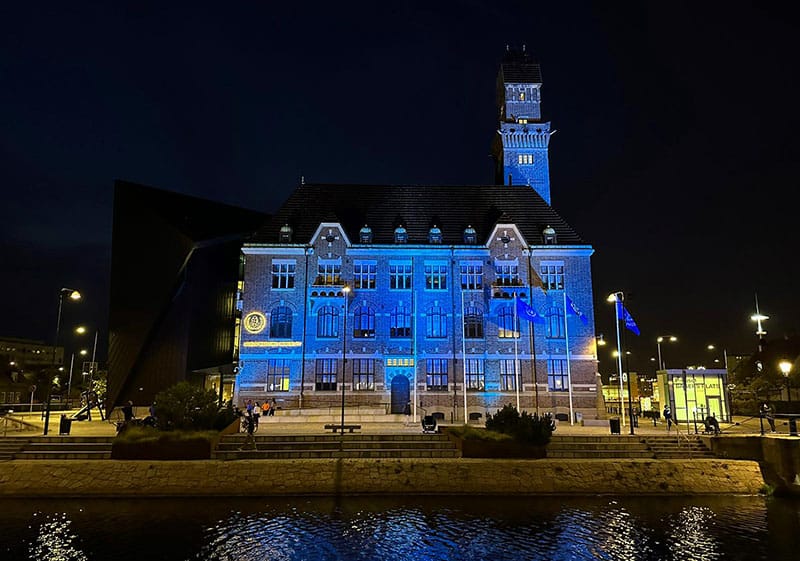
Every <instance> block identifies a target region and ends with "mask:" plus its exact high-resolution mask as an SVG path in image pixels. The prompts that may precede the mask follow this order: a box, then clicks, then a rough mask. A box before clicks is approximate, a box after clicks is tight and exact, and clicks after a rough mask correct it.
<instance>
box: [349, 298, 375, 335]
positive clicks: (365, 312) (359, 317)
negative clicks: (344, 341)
mask: <svg viewBox="0 0 800 561" xmlns="http://www.w3.org/2000/svg"><path fill="white" fill-rule="evenodd" d="M353 337H354V338H356V339H358V338H361V339H363V338H371V337H375V310H373V309H372V308H370V307H369V306H359V307H358V308H356V309H355V310H353Z"/></svg>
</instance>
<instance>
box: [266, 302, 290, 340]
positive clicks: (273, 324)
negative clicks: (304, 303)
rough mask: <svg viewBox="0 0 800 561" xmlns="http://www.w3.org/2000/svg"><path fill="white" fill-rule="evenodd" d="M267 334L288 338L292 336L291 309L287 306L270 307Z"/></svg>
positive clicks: (277, 337) (278, 337)
mask: <svg viewBox="0 0 800 561" xmlns="http://www.w3.org/2000/svg"><path fill="white" fill-rule="evenodd" d="M269 336H270V337H274V338H276V339H289V338H290V337H291V336H292V310H290V309H289V307H288V306H278V307H277V308H273V309H272V313H271V314H270V324H269Z"/></svg>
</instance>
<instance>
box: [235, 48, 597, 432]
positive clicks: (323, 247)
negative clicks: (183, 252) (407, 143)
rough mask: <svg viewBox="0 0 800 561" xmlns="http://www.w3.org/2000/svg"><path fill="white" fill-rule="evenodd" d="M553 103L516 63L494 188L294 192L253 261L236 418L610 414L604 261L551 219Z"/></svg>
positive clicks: (261, 237)
mask: <svg viewBox="0 0 800 561" xmlns="http://www.w3.org/2000/svg"><path fill="white" fill-rule="evenodd" d="M540 88H541V72H540V68H539V64H538V63H536V62H535V61H534V60H533V59H532V58H531V57H530V56H529V55H527V54H526V53H524V52H521V53H520V52H512V51H509V52H507V53H506V56H505V58H504V60H503V63H502V65H501V68H500V72H499V75H498V100H497V107H498V110H499V116H500V123H499V130H498V133H497V136H496V138H495V142H494V144H493V152H494V155H495V158H496V164H497V167H496V169H497V172H496V180H497V184H496V185H489V186H395V185H331V184H315V185H311V184H301V185H299V186H298V187H297V188H296V189H295V190H294V192H293V193H292V194H291V195H290V197H289V198H288V199H287V201H286V202H285V203H284V204H283V206H282V207H281V208H280V209H279V210H278V211H277V212H276V213H275V214H274V215H273V216H272V217H271V219H270V220H269V221H268V222H267V223H266V224H265V225H264V226H263V227H262V228H261V229H260V230H259V231H258V232H256V233H255V234H254V235H253V236H252V237H250V238H249V239H248V240H247V241H246V242H245V243H244V245H243V249H242V254H243V255H242V258H243V264H244V266H243V283H242V286H240V304H239V305H240V308H241V312H242V320H241V322H242V323H241V328H242V329H241V340H240V346H239V366H240V371H239V374H238V376H237V381H236V389H235V395H234V397H235V400H236V401H237V403H239V404H241V403H243V402H244V401H246V400H247V399H254V400H259V401H263V400H264V399H266V398H272V397H275V398H276V399H277V400H278V403H279V405H281V406H282V407H285V408H299V407H302V408H317V407H332V406H338V405H340V404H341V400H342V399H343V397H342V396H344V399H345V401H346V405H347V406H348V407H355V406H358V405H368V406H380V405H383V406H385V407H386V410H387V412H391V413H402V412H404V411H405V410H406V407H407V406H409V405H410V407H411V409H412V412H413V413H414V414H415V416H416V414H417V413H418V411H419V410H418V408H422V411H423V412H424V413H426V414H431V413H441V414H442V415H443V417H444V418H445V419H452V420H463V419H464V418H465V417H466V416H467V415H466V414H465V408H466V413H467V414H470V415H472V416H473V417H474V416H476V415H477V414H478V413H480V414H485V413H486V412H487V411H493V410H494V409H496V408H498V407H501V406H502V405H504V404H506V403H511V404H514V405H517V404H518V405H519V406H520V408H521V409H523V410H527V411H536V410H539V411H541V412H545V411H550V412H553V413H559V414H567V415H568V413H569V411H570V410H572V411H574V412H576V413H582V414H583V415H587V416H591V417H594V416H595V415H596V413H597V410H596V403H597V401H598V395H597V392H598V391H600V390H599V389H598V387H597V373H596V372H597V369H596V348H595V338H594V311H593V297H592V276H591V266H590V257H591V255H592V253H593V251H594V250H593V249H592V247H591V245H589V244H587V243H585V242H584V241H583V240H582V239H581V237H580V236H579V235H578V234H577V233H576V232H575V231H574V230H573V229H572V228H571V227H570V226H569V224H567V222H566V221H565V220H564V219H563V218H562V217H561V216H560V215H559V214H558V213H557V212H556V211H555V210H554V209H553V208H552V207H551V206H550V201H551V197H550V179H549V170H548V161H547V157H548V149H549V139H550V135H551V131H550V123H549V122H544V121H542V119H541V111H540V100H541V98H540ZM523 316H524V317H523ZM530 320H534V321H530ZM342 384H344V389H343V388H342ZM465 389H466V397H465V394H464V392H465Z"/></svg>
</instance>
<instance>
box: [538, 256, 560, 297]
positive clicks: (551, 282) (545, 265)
mask: <svg viewBox="0 0 800 561" xmlns="http://www.w3.org/2000/svg"><path fill="white" fill-rule="evenodd" d="M541 271H542V274H541V277H542V282H543V284H544V289H545V290H564V264H563V263H557V262H553V263H549V262H542V265H541Z"/></svg>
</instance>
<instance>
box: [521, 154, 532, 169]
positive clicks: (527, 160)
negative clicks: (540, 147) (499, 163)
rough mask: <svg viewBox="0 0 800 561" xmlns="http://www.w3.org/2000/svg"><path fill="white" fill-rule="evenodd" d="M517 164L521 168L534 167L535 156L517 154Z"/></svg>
mask: <svg viewBox="0 0 800 561" xmlns="http://www.w3.org/2000/svg"><path fill="white" fill-rule="evenodd" d="M517 164H519V165H521V166H530V165H533V154H517Z"/></svg>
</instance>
